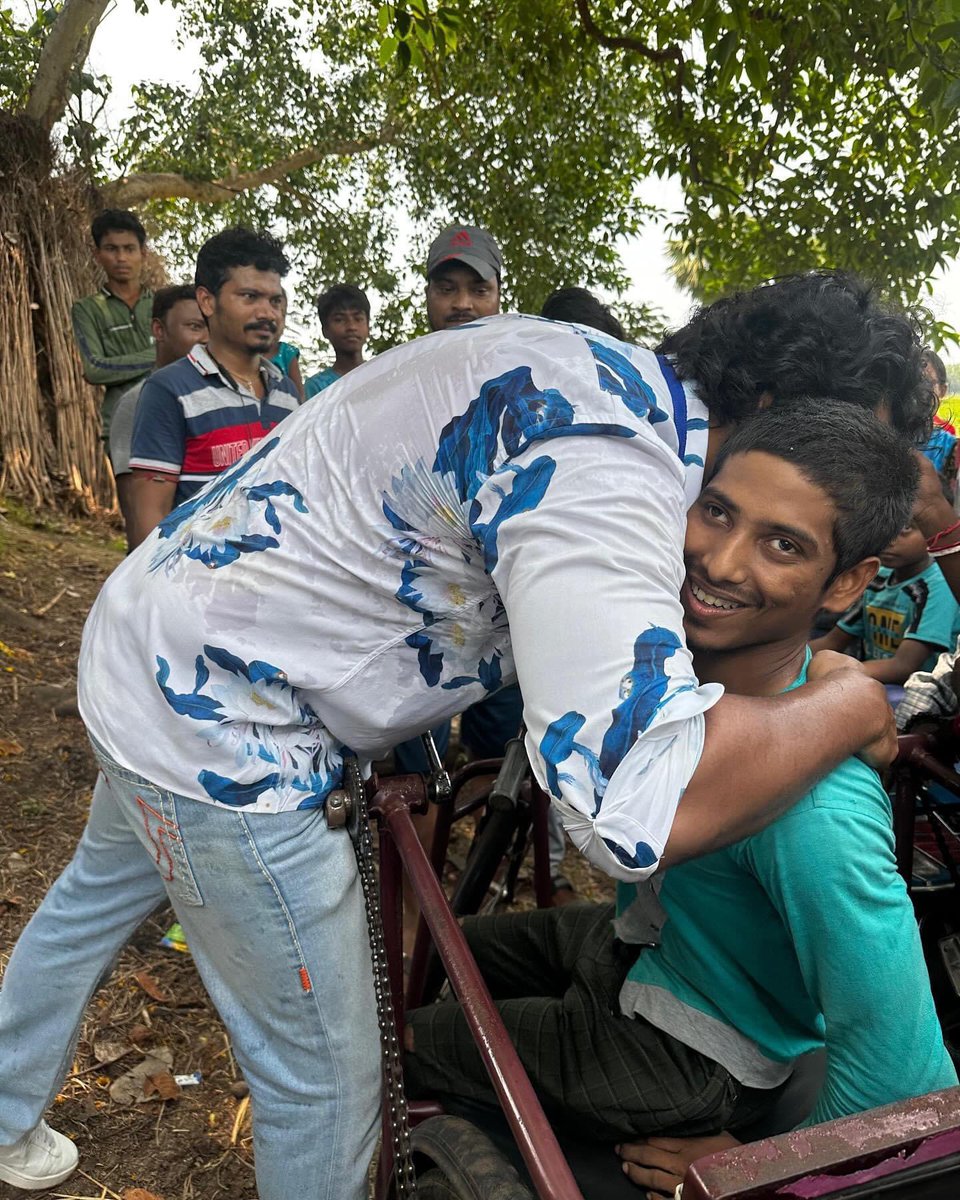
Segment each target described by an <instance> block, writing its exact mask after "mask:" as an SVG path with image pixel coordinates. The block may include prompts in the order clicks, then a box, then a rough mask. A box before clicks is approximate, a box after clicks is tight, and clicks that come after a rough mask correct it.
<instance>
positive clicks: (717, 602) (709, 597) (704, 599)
mask: <svg viewBox="0 0 960 1200" xmlns="http://www.w3.org/2000/svg"><path fill="white" fill-rule="evenodd" d="M690 591H691V592H693V594H694V596H696V598H697V599H698V600H699V601H700V603H701V604H708V605H709V606H710V607H711V608H739V607H740V605H739V604H734V602H733V601H732V600H721V599H720V597H719V596H714V595H713V594H712V593H711V592H705V591H704V590H703V588H699V587H697V585H696V584H695V583H691V584H690Z"/></svg>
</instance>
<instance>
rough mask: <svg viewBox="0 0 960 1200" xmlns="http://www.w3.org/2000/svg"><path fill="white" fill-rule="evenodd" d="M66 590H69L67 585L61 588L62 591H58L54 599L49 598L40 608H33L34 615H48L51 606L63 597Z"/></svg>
mask: <svg viewBox="0 0 960 1200" xmlns="http://www.w3.org/2000/svg"><path fill="white" fill-rule="evenodd" d="M66 591H67V589H66V586H64V587H62V588H61V589H60V591H59V592H57V594H56V595H55V596H54V598H53V599H52V600H48V601H47V602H46V604H44V605H41V607H40V608H35V609H34V610H33V615H34V616H35V617H43V616H46V614H47V613H48V612H49V611H50V609H51V608H53V606H54V605H55V604H56V603H57V601H58V600H62V599H63V597H64V595H65V594H66Z"/></svg>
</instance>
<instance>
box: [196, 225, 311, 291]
mask: <svg viewBox="0 0 960 1200" xmlns="http://www.w3.org/2000/svg"><path fill="white" fill-rule="evenodd" d="M234 267H255V268H256V269H257V270H258V271H276V273H277V274H278V275H279V276H280V278H281V279H282V278H283V276H284V275H286V273H287V272H288V271H289V270H290V262H289V260H288V259H287V256H286V255H285V254H284V252H283V243H282V242H281V241H279V239H277V238H275V237H273V236H272V235H271V234H269V233H262V232H259V233H258V232H255V231H254V230H252V229H244V228H243V226H242V225H236V226H234V227H233V228H232V229H223V230H221V232H220V233H216V234H214V236H213V237H212V238H208V239H207V241H205V242H204V243H203V245H202V246H201V247H200V253H199V254H198V255H197V269H196V273H195V275H194V282H195V284H196V285H197V287H202V288H206V289H207V291H208V292H211V293H212V294H213V295H214V296H216V295H217V294H218V293H219V291H220V289H221V288H222V287H223V285H224V284H225V283H226V281H227V279H228V278H229V277H230V271H231V270H232V269H233V268H234Z"/></svg>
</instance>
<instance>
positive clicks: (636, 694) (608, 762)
mask: <svg viewBox="0 0 960 1200" xmlns="http://www.w3.org/2000/svg"><path fill="white" fill-rule="evenodd" d="M681 648H682V642H681V641H680V639H679V638H678V637H677V635H676V634H675V633H674V632H673V631H672V630H670V629H664V628H663V627H662V626H660V625H651V627H650V628H649V629H646V630H644V632H643V633H641V634H640V636H639V637H638V638H637V640H636V641H635V642H634V645H633V666H632V667H631V668H630V670H629V671H627V673H626V674H625V675H624V676H623V678H622V679H621V680H620V703H619V704H618V705H617V706H616V708H615V709H613V711H612V713H611V719H610V724H609V726H608V727H607V730H606V732H605V733H604V735H603V741H602V743H601V746H600V753H599V755H598V754H595V753H594V752H593V751H592V750H591V749H590V748H589V747H588V746H585V745H583V744H582V743H580V742H578V741H577V740H576V735H577V734H578V733H579V732H580V730H581V729H582V728H583V726H584V725H585V724H586V717H584V716H583V714H582V713H578V712H566V713H564V714H563V715H562V716H561V717H558V718H557V719H556V720H555V721H552V722H551V723H550V724H549V725H548V726H547V728H546V731H545V733H544V735H543V737H542V738H541V740H540V753H541V755H542V756H543V761H544V765H545V770H546V778H547V787H548V788H549V790H550V792H551V793H552V794H553V795H554V796H556V797H557V798H558V799H559V798H560V797H561V796H562V792H561V789H560V783H561V781H562V782H564V783H573V782H575V780H574V777H573V776H572V775H570V774H568V773H564V772H561V771H560V766H561V764H563V763H564V762H566V761H567V759H569V758H570V757H571V756H572V755H576V756H578V757H579V758H581V759H582V760H583V762H584V764H585V766H586V769H587V773H588V775H589V778H590V782H591V783H592V785H593V795H594V816H596V815H597V813H598V812H599V811H600V806H601V804H602V803H603V796H604V792H605V791H606V789H607V785H608V783H609V781H610V778H611V776H612V775H613V772H614V771H615V770H616V769H617V767H618V766H619V765H620V763H621V761H622V760H623V759H624V758H625V757H626V755H627V753H628V752H629V750H630V748H631V746H632V745H633V744H634V742H635V741H636V740H637V738H638V737H639V735H640V734H641V733H642V732H643V731H644V730H645V729H647V728H648V726H649V725H650V722H651V721H652V720H653V718H654V717H655V716H656V714H657V713H658V712H659V711H660V709H661V708H662V706H663V704H664V698H665V697H666V695H667V692H668V690H669V688H670V680H669V678H668V677H667V674H666V672H665V670H664V666H665V664H666V661H667V659H668V658H670V657H671V656H672V655H674V654H675V653H676V652H677V651H678V650H679V649H681ZM691 686H692V685H690V684H684V685H681V687H680V688H674V689H673V691H672V692H671V695H677V694H678V692H679V691H681V690H683V691H685V690H688V688H689V687H691ZM607 845H608V847H609V849H610V850H612V851H613V853H614V854H616V855H617V856H618V858H620V860H621V861H622V862H623V863H624V864H625V865H626V866H630V867H643V866H649V865H650V864H651V863H653V862H655V861H656V858H657V856H656V854H655V853H654V851H653V850H652V848H651V847H650V846H648V845H647V844H646V843H645V842H641V843H638V844H637V846H636V847H635V849H634V853H633V855H632V856H629V855H627V854H626V853H625V851H624V850H623V848H622V847H621V846H618V845H617V844H616V843H615V842H611V841H608V842H607Z"/></svg>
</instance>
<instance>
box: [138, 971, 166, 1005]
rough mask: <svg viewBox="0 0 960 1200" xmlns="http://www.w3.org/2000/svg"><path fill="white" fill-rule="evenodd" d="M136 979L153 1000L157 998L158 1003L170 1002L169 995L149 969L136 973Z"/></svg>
mask: <svg viewBox="0 0 960 1200" xmlns="http://www.w3.org/2000/svg"><path fill="white" fill-rule="evenodd" d="M134 979H135V980H136V981H137V983H139V984H140V986H141V987H142V988H143V990H144V991H145V992H146V993H147V995H148V996H149V997H150V998H151V1000H156V1002H157V1003H158V1004H169V1003H170V999H169V997H168V996H167V995H166V994H165V993H164V991H163V989H162V988H161V987H160V984H159V983H157V981H156V980H155V979H154V977H153V976H152V975H151V974H150V972H149V971H138V972H137V973H136V975H134Z"/></svg>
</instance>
